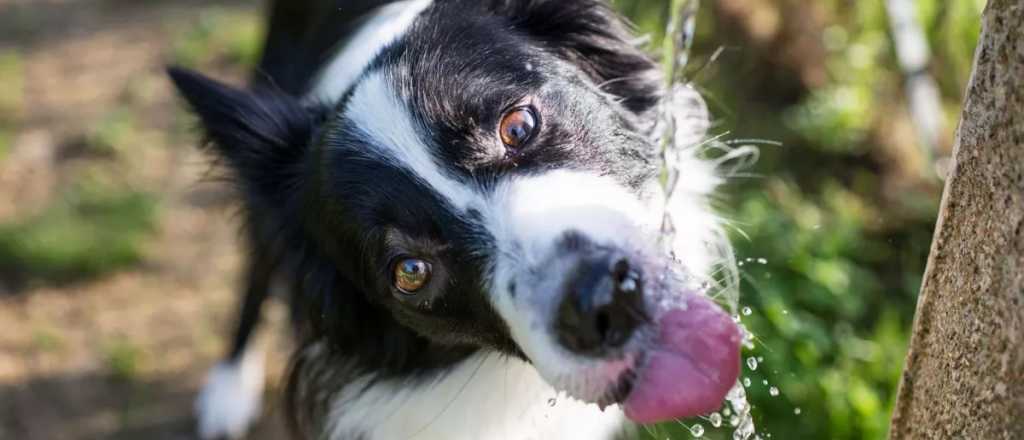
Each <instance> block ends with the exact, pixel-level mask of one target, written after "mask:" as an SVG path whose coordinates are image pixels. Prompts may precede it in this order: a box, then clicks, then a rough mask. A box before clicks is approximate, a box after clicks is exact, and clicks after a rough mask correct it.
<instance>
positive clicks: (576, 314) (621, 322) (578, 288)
mask: <svg viewBox="0 0 1024 440" xmlns="http://www.w3.org/2000/svg"><path fill="white" fill-rule="evenodd" d="M644 320H646V317H645V314H644V310H643V282H642V279H641V277H640V273H639V272H638V271H637V270H635V269H634V268H633V267H632V266H631V265H630V262H629V259H628V258H626V257H623V256H619V255H615V254H603V255H597V256H595V255H590V256H587V257H584V258H582V259H581V260H580V262H579V263H578V265H577V266H576V269H575V271H574V272H573V273H572V274H570V276H569V277H568V279H567V282H566V284H565V293H564V298H563V299H562V303H561V305H560V306H559V310H558V316H557V320H556V323H555V330H556V334H557V335H558V339H559V342H560V343H561V344H562V345H563V346H564V347H565V348H567V349H569V350H571V351H573V352H576V353H579V354H583V355H590V356H602V355H604V354H606V352H607V351H608V350H610V349H614V348H618V347H621V346H622V345H623V344H625V343H626V341H627V340H629V337H630V335H632V334H633V331H634V330H635V329H636V328H637V326H638V325H640V324H641V323H642V322H643V321H644Z"/></svg>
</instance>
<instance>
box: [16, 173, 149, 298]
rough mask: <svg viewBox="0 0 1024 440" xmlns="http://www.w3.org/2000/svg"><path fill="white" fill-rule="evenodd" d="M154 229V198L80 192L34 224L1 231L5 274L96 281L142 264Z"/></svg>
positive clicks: (99, 190) (126, 193) (67, 196)
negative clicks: (147, 241) (90, 279)
mask: <svg viewBox="0 0 1024 440" xmlns="http://www.w3.org/2000/svg"><path fill="white" fill-rule="evenodd" d="M154 224H155V201H154V198H153V197H152V196H150V195H148V194H144V193H139V192H133V191H120V190H112V189H110V188H108V187H105V186H104V187H96V188H90V187H86V186H79V187H76V188H74V189H72V190H71V191H69V192H68V193H66V194H65V195H63V196H62V197H61V198H60V199H59V200H57V201H56V202H55V203H53V205H51V206H49V207H48V208H47V209H45V210H44V211H43V212H41V213H40V214H38V215H37V216H35V217H33V218H30V219H27V220H24V221H19V222H16V223H9V224H3V225H0V273H3V274H4V275H6V276H8V277H10V278H13V279H15V280H22V281H37V280H40V281H50V282H58V283H59V282H69V281H76V280H80V279H85V278H92V277H97V276H100V275H103V274H106V273H109V272H112V271H115V270H118V269H121V268H123V267H126V266H130V265H133V264H136V263H138V262H140V261H141V260H142V257H143V254H142V244H143V242H144V240H145V239H146V238H147V237H149V235H150V232H151V231H152V230H153V229H154Z"/></svg>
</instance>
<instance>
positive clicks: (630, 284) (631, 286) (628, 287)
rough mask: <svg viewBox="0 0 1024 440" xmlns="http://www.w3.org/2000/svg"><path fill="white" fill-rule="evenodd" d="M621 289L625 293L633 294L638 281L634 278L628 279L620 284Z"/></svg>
mask: <svg viewBox="0 0 1024 440" xmlns="http://www.w3.org/2000/svg"><path fill="white" fill-rule="evenodd" d="M619 289H620V290H622V291H623V292H624V293H632V292H633V291H635V290H636V280H634V279H633V278H626V279H624V280H622V282H621V283H619Z"/></svg>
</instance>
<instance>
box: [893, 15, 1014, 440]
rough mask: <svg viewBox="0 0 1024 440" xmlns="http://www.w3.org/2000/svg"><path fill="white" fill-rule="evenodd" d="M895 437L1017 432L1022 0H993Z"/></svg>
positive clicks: (901, 396)
mask: <svg viewBox="0 0 1024 440" xmlns="http://www.w3.org/2000/svg"><path fill="white" fill-rule="evenodd" d="M953 156H954V162H953V169H952V170H951V172H950V174H949V178H948V180H947V182H946V188H945V193H944V195H943V199H942V206H941V208H940V211H939V219H938V224H937V225H936V232H935V240H934V242H933V243H932V248H931V254H930V256H929V259H928V267H927V269H926V270H925V275H924V284H923V285H922V288H921V296H920V298H919V299H918V305H917V317H916V319H915V323H914V332H913V336H912V337H911V344H910V351H909V353H908V354H907V363H906V368H905V370H904V373H903V378H902V383H901V385H900V390H899V394H898V400H897V402H896V408H895V412H894V414H893V419H892V427H891V429H890V438H892V439H921V438H928V439H932V438H934V439H958V438H967V439H975V438H977V439H1000V438H1002V439H1024V0H989V2H988V5H987V7H986V9H985V13H984V17H983V26H982V33H981V41H980V43H979V46H978V49H977V52H976V53H975V64H974V72H973V73H972V75H971V81H970V83H969V85H968V90H967V96H966V100H965V103H964V108H963V114H962V117H961V121H960V126H959V129H958V131H957V140H956V145H955V147H954V151H953Z"/></svg>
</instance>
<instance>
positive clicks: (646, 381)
mask: <svg viewBox="0 0 1024 440" xmlns="http://www.w3.org/2000/svg"><path fill="white" fill-rule="evenodd" d="M658 327H659V329H660V331H659V335H658V345H659V346H658V349H657V350H654V351H652V352H651V355H650V356H649V357H648V358H647V363H646V364H645V366H644V368H643V369H641V370H640V371H639V376H638V378H637V380H636V382H634V384H633V390H632V392H630V394H629V397H627V398H626V401H625V402H624V403H623V406H624V409H625V411H626V417H629V418H630V419H631V420H633V421H635V422H638V423H654V422H658V421H662V420H668V419H674V418H681V417H693V416H696V415H700V414H707V413H710V412H712V411H715V410H717V409H718V408H719V407H720V406H721V405H722V400H723V399H724V398H725V395H726V394H727V393H728V392H729V389H731V388H732V386H733V385H734V384H735V383H736V378H737V377H738V376H739V374H740V340H741V336H740V330H739V328H738V327H737V326H736V324H735V323H733V321H732V319H731V318H730V317H729V315H728V314H726V313H725V312H724V311H722V309H720V308H719V307H718V306H717V305H715V304H714V303H713V302H711V300H709V299H707V298H705V297H702V296H697V295H694V296H692V297H691V298H690V299H689V300H687V304H686V308H685V309H675V310H671V311H669V312H667V313H665V314H664V315H663V316H662V317H661V319H660V320H659V321H658Z"/></svg>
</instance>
